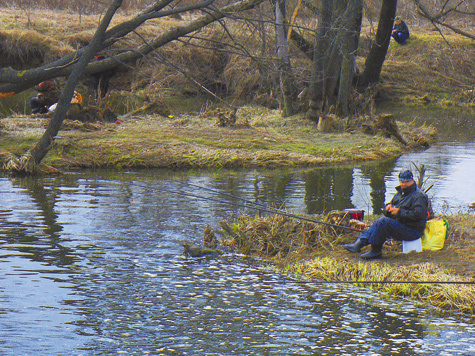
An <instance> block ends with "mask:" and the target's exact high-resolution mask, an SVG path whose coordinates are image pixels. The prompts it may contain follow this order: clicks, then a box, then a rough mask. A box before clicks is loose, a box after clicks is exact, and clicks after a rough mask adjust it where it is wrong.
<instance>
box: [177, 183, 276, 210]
mask: <svg viewBox="0 0 475 356" xmlns="http://www.w3.org/2000/svg"><path fill="white" fill-rule="evenodd" d="M183 184H186V185H189V186H190V187H195V188H199V189H203V190H206V191H209V192H212V193H215V194H218V195H222V196H225V197H228V198H233V199H238V200H241V201H243V202H244V206H246V204H250V205H256V206H260V207H262V208H265V209H272V210H277V211H279V209H277V208H273V207H271V206H268V205H266V204H263V203H259V202H254V201H251V200H248V199H246V198H242V197H239V196H237V195H232V194H229V193H224V192H221V191H219V190H217V189H213V188H208V187H203V186H201V185H197V184H193V183H190V182H186V183H183Z"/></svg>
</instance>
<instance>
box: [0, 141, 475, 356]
mask: <svg viewBox="0 0 475 356" xmlns="http://www.w3.org/2000/svg"><path fill="white" fill-rule="evenodd" d="M473 149H474V148H473V147H472V146H468V148H465V150H466V151H464V150H462V149H460V147H456V149H454V150H453V149H450V148H449V149H446V148H438V149H435V151H434V152H435V154H436V155H437V157H439V158H440V159H439V160H437V161H435V163H433V164H434V165H433V166H432V163H430V165H429V171H430V172H431V173H432V172H438V175H437V177H436V178H437V179H439V180H438V181H437V180H436V184H437V187H436V188H434V192H437V193H438V192H440V188H439V185H440V186H443V187H444V189H449V188H450V186H449V187H447V186H444V184H445V182H447V181H448V182H451V181H453V180H454V179H459V178H460V177H463V178H465V179H470V177H466V176H465V173H464V172H466V170H467V169H468V168H469V167H470V165H471V164H472V163H471V162H473V161H471V159H472V158H471V157H473V155H472V153H473ZM454 152H456V154H454ZM429 153H430V152H429ZM427 154H428V153H427V152H426V153H422V154H421V155H419V156H410V155H409V156H403V157H401V158H400V159H398V160H395V161H392V162H384V163H381V164H378V165H376V164H373V165H365V166H359V167H341V168H324V169H313V170H304V171H298V170H296V171H288V172H282V171H280V172H275V171H262V172H260V171H238V172H213V173H190V172H188V173H186V172H182V173H173V172H168V171H142V172H129V173H109V172H101V171H99V172H89V173H78V174H66V175H63V176H59V177H53V178H43V179H40V178H32V177H25V178H6V177H4V178H0V201H1V202H2V204H1V208H0V209H1V210H0V268H1V270H2V273H1V274H0V301H1V303H0V330H1V331H0V354H2V355H18V354H28V355H45V354H48V355H64V354H68V355H89V354H118V353H128V354H134V355H144V354H147V353H148V354H164V355H177V354H179V355H223V354H230V355H232V354H256V355H257V354H259V355H262V354H269V355H271V354H273V355H282V354H285V355H292V354H294V355H325V354H326V355H334V354H362V355H365V354H366V355H372V354H381V355H383V354H413V353H417V354H421V355H434V354H444V352H445V353H446V354H460V355H463V354H466V355H470V354H471V353H472V354H473V353H474V350H475V328H474V324H473V322H472V321H471V320H470V319H469V318H466V317H461V318H460V319H455V318H453V317H448V316H445V317H444V316H437V315H433V314H432V313H431V311H429V310H424V309H418V308H416V306H415V305H413V304H411V303H407V302H403V301H398V300H395V299H391V298H387V297H386V296H385V295H383V294H378V293H371V292H370V291H366V290H359V289H355V288H351V287H341V288H340V287H339V286H333V287H315V286H313V285H312V284H304V283H298V282H295V281H291V280H288V279H287V278H284V277H282V276H279V275H276V274H275V273H273V272H271V271H266V269H265V268H263V267H262V266H259V265H256V264H255V263H254V262H253V261H250V260H248V259H246V258H244V257H242V256H236V255H224V256H222V257H220V258H211V259H198V260H187V259H185V258H184V257H183V256H182V254H181V253H182V247H181V243H182V242H184V241H189V240H192V241H200V240H201V238H202V234H203V229H204V227H205V226H206V224H208V223H209V224H211V225H212V226H213V227H216V226H217V223H218V222H219V221H220V220H222V219H224V218H229V217H230V216H231V215H233V214H236V215H237V214H242V213H246V212H250V213H251V211H250V210H249V209H248V208H245V207H238V206H230V205H229V204H227V203H226V202H225V200H230V201H233V202H235V203H240V202H241V201H240V200H239V199H238V197H242V198H245V199H247V200H251V201H256V202H263V203H266V204H275V205H278V206H281V205H283V206H285V207H286V208H289V209H291V210H294V211H297V212H303V211H311V212H312V211H313V212H316V211H322V212H323V211H328V210H331V209H339V208H342V207H351V205H355V206H360V204H365V205H367V206H370V207H376V206H380V205H381V202H384V200H385V199H386V196H387V195H388V194H392V192H391V190H392V187H391V185H392V184H396V181H397V179H395V177H396V175H397V172H398V171H399V169H400V168H402V167H405V166H406V165H407V164H410V162H412V161H414V160H416V159H421V160H424V161H427V162H434V161H430V160H429V158H430V156H427ZM424 155H426V156H424ZM444 155H452V159H443V157H442V156H444ZM454 177H457V178H454ZM189 183H191V184H189ZM196 185H199V186H205V187H207V188H210V189H213V190H218V191H223V192H226V193H227V194H228V197H226V199H224V198H222V197H221V198H220V199H218V200H213V201H211V200H202V199H196V198H192V197H189V196H187V194H189V193H194V194H200V195H202V196H204V197H216V195H215V194H214V193H213V192H212V191H211V190H199V189H197V188H196ZM176 192H182V193H185V194H184V195H177V194H176ZM450 194H451V195H452V197H451V199H453V200H451V201H455V203H454V204H459V202H460V201H464V199H467V196H468V197H469V198H470V196H469V194H467V192H465V193H464V195H463V196H457V194H454V193H453V191H452V192H451V193H450ZM444 199H445V198H444ZM473 200H475V198H474V199H473ZM360 202H361V203H360ZM360 207H361V206H360ZM252 213H254V211H252ZM434 325H436V326H437V328H434ZM439 331H440V332H439ZM461 341H463V343H461ZM446 350H451V351H450V352H451V353H447V351H446Z"/></svg>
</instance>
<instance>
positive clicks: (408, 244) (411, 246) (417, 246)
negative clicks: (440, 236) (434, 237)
mask: <svg viewBox="0 0 475 356" xmlns="http://www.w3.org/2000/svg"><path fill="white" fill-rule="evenodd" d="M411 251H416V252H421V251H422V242H421V239H420V238H419V239H417V240H412V241H403V242H402V253H409V252H411Z"/></svg>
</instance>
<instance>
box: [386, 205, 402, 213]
mask: <svg viewBox="0 0 475 356" xmlns="http://www.w3.org/2000/svg"><path fill="white" fill-rule="evenodd" d="M387 211H388V212H389V213H391V215H397V214H398V213H399V208H395V207H394V206H392V205H388V209H387Z"/></svg>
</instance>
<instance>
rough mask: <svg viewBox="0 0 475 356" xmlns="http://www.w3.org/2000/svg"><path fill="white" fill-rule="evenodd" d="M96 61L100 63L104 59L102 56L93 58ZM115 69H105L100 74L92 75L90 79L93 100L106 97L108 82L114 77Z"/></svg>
mask: <svg viewBox="0 0 475 356" xmlns="http://www.w3.org/2000/svg"><path fill="white" fill-rule="evenodd" d="M94 58H95V59H96V61H102V60H104V59H105V58H106V57H105V56H103V55H98V56H94ZM115 73H116V69H115V68H111V69H106V70H103V71H102V72H98V73H94V74H92V78H93V80H94V84H93V85H94V99H95V100H96V102H97V100H99V98H100V99H103V98H105V97H106V94H107V92H108V90H109V81H110V79H111V78H112V77H113V76H114V75H115Z"/></svg>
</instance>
